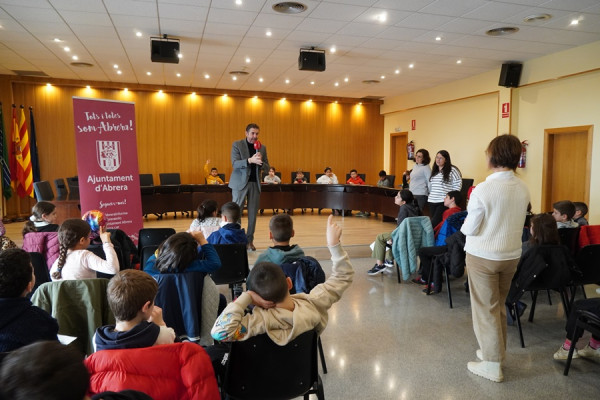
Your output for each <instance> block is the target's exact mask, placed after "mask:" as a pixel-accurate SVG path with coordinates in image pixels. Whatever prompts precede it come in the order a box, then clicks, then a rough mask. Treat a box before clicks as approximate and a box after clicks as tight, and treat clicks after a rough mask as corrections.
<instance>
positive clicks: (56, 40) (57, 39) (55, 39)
mask: <svg viewBox="0 0 600 400" xmlns="http://www.w3.org/2000/svg"><path fill="white" fill-rule="evenodd" d="M54 41H55V42H56V43H60V42H62V40H60V39H59V38H54Z"/></svg>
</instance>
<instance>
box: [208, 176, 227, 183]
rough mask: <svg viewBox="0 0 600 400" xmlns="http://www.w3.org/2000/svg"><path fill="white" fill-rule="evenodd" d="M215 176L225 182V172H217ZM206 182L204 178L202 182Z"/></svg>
mask: <svg viewBox="0 0 600 400" xmlns="http://www.w3.org/2000/svg"><path fill="white" fill-rule="evenodd" d="M217 176H218V177H219V178H221V180H222V181H223V182H225V174H217ZM206 183H207V182H206V178H204V184H206Z"/></svg>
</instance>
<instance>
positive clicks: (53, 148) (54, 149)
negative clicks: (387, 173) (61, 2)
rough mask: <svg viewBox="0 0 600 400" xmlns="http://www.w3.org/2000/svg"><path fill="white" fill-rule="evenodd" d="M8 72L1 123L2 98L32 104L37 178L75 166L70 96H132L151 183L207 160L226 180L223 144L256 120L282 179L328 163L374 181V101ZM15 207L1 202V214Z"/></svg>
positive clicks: (143, 166)
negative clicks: (160, 87)
mask: <svg viewBox="0 0 600 400" xmlns="http://www.w3.org/2000/svg"><path fill="white" fill-rule="evenodd" d="M15 78H16V77H7V76H4V77H2V76H0V87H2V88H5V87H6V88H10V90H11V92H12V93H11V96H7V95H6V93H5V92H4V90H3V93H2V97H0V98H1V99H2V101H3V102H4V103H5V106H4V107H3V109H4V112H5V123H6V121H7V120H6V113H7V110H9V107H6V104H7V102H12V101H14V102H16V103H17V104H24V105H25V106H33V107H34V113H35V118H36V128H37V143H38V148H39V157H40V168H41V175H42V179H43V180H50V181H52V180H53V179H55V178H59V177H66V176H72V175H75V174H76V173H77V161H76V154H75V140H74V132H73V106H72V97H73V96H80V97H92V98H102V99H109V100H119V101H131V102H134V103H135V109H136V127H137V138H138V160H139V170H140V173H152V174H153V175H154V181H155V183H156V184H158V180H159V178H158V174H159V173H161V172H180V173H181V179H182V182H183V183H203V182H204V175H203V166H204V163H205V161H206V160H207V159H210V160H211V164H212V165H213V166H216V167H217V168H218V169H219V172H222V173H225V174H226V176H227V179H228V178H229V175H230V174H231V163H230V151H231V143H232V142H233V141H235V140H239V139H242V138H244V130H245V127H246V125H247V124H248V123H250V122H254V123H257V124H258V125H260V127H261V133H260V140H261V142H263V143H264V144H265V145H266V146H267V149H268V154H269V161H270V162H271V164H273V165H274V166H275V167H276V168H277V170H278V171H281V173H282V176H283V181H284V182H288V181H289V176H290V172H291V171H294V170H296V169H297V168H302V169H304V170H308V171H311V174H312V179H313V181H314V176H315V174H317V173H322V171H323V168H324V167H325V166H331V167H332V168H333V169H334V172H335V173H336V174H337V175H338V177H339V178H340V179H343V178H344V177H345V175H346V173H347V172H348V171H349V170H350V169H351V168H356V169H358V170H359V172H363V173H366V174H367V183H370V184H375V183H376V181H377V173H378V172H379V170H380V169H381V167H382V164H383V117H382V116H381V115H380V114H379V103H364V104H362V105H357V104H356V103H354V102H352V103H351V102H349V101H348V99H346V101H345V102H342V101H340V103H338V104H334V103H333V102H331V101H322V100H318V101H312V102H307V101H301V100H296V99H288V100H285V101H281V100H280V99H278V98H276V97H277V96H273V94H270V95H271V96H270V97H267V98H252V97H248V96H241V95H237V96H236V95H229V96H227V97H224V96H222V95H216V94H215V95H212V94H197V95H192V94H189V93H182V92H181V91H180V92H168V91H165V93H162V94H161V93H158V92H157V91H156V90H152V91H150V90H148V89H146V90H139V89H138V90H134V89H132V90H129V91H127V92H125V91H123V90H116V89H112V88H108V87H106V88H102V87H100V88H98V89H94V88H92V89H86V88H85V87H78V86H74V85H73V83H72V82H69V84H61V83H60V82H58V83H55V84H54V85H53V86H51V87H47V86H46V85H45V81H44V82H42V81H41V80H40V81H39V82H38V81H31V80H30V81H16V80H14V79H15ZM13 80H14V81H13ZM7 82H10V84H7ZM281 97H283V95H282V96H281ZM296 97H297V96H296ZM11 100H12V101H11ZM15 212H16V208H15V207H13V206H12V203H10V202H9V204H8V210H7V211H6V212H5V214H11V213H13V214H14V213H15ZM27 212H28V211H27Z"/></svg>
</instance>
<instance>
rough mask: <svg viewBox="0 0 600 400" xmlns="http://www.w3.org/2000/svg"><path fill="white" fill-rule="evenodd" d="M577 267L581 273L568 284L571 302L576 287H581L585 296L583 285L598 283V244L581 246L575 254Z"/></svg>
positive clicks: (599, 275) (599, 263)
mask: <svg viewBox="0 0 600 400" xmlns="http://www.w3.org/2000/svg"><path fill="white" fill-rule="evenodd" d="M558 231H559V232H560V231H561V229H559V230H558ZM577 267H578V268H579V271H580V272H581V275H580V276H575V277H574V278H573V281H572V282H571V284H570V285H569V286H570V287H571V304H573V302H574V301H575V294H576V293H577V288H578V287H581V291H582V292H583V297H584V298H586V295H585V289H584V288H583V285H591V284H598V283H600V244H590V245H587V246H585V247H583V248H582V249H581V250H580V251H579V254H577Z"/></svg>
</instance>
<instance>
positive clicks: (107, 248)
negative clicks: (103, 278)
mask: <svg viewBox="0 0 600 400" xmlns="http://www.w3.org/2000/svg"><path fill="white" fill-rule="evenodd" d="M102 249H103V250H104V254H106V260H103V259H102V258H100V257H98V256H97V255H95V254H94V253H92V252H91V251H89V250H68V251H67V259H66V260H65V265H63V268H62V271H61V275H62V277H61V278H60V279H54V278H53V277H52V274H53V273H54V271H57V270H58V258H57V259H56V261H54V263H53V264H52V268H50V277H51V278H52V280H53V281H57V280H61V279H62V280H74V279H92V278H96V271H98V272H103V273H105V274H111V275H114V274H116V273H117V272H119V260H118V258H117V253H115V248H114V246H113V244H112V243H103V244H102Z"/></svg>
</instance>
